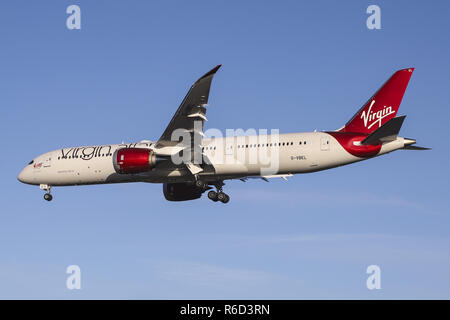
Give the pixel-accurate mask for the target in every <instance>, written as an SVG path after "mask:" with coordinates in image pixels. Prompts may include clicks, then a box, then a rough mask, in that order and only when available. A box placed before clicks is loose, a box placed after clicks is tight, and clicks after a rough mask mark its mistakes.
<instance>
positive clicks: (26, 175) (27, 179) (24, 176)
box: [17, 166, 31, 183]
mask: <svg viewBox="0 0 450 320" xmlns="http://www.w3.org/2000/svg"><path fill="white" fill-rule="evenodd" d="M17 180H19V181H20V182H22V183H31V172H30V168H29V166H26V167H25V168H23V169H22V171H20V173H19V175H18V176H17Z"/></svg>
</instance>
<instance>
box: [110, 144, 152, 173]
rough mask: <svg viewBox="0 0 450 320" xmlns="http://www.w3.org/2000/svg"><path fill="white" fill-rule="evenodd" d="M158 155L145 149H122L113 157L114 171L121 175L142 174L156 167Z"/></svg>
mask: <svg viewBox="0 0 450 320" xmlns="http://www.w3.org/2000/svg"><path fill="white" fill-rule="evenodd" d="M156 160H157V159H156V154H155V152H154V151H153V150H150V149H144V148H121V149H117V150H116V151H115V152H114V155H113V165H114V170H116V172H117V173H120V174H129V173H140V172H146V171H149V170H151V169H152V168H154V167H155V166H156Z"/></svg>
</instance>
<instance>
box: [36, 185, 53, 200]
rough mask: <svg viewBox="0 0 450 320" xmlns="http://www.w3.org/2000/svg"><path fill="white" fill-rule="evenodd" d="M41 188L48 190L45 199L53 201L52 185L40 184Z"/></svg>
mask: <svg viewBox="0 0 450 320" xmlns="http://www.w3.org/2000/svg"><path fill="white" fill-rule="evenodd" d="M39 188H41V189H42V190H45V191H47V193H46V194H44V199H45V200H47V201H52V199H53V197H52V195H51V194H50V189H51V188H52V187H51V186H49V185H46V184H41V185H40V186H39Z"/></svg>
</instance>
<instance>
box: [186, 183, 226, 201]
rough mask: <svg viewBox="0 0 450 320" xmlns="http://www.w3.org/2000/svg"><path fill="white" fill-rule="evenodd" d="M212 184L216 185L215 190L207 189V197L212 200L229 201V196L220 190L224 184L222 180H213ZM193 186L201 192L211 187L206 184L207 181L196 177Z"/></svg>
mask: <svg viewBox="0 0 450 320" xmlns="http://www.w3.org/2000/svg"><path fill="white" fill-rule="evenodd" d="M213 185H214V186H215V187H216V189H217V191H214V190H211V191H209V192H208V198H209V199H210V200H212V201H214V202H217V201H220V202H222V203H228V202H229V201H230V196H229V195H227V194H226V193H225V192H223V191H222V187H223V186H224V185H225V184H224V183H223V181H218V182H215V183H214V184H213ZM195 186H196V187H197V188H199V189H202V190H203V192H205V191H207V190H209V189H211V187H210V186H208V183H206V182H204V181H203V180H201V179H197V180H196V181H195Z"/></svg>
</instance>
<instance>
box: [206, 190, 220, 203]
mask: <svg viewBox="0 0 450 320" xmlns="http://www.w3.org/2000/svg"><path fill="white" fill-rule="evenodd" d="M208 198H209V199H210V200H212V201H217V200H218V199H217V192H215V191H214V190H211V191H210V192H208Z"/></svg>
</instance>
